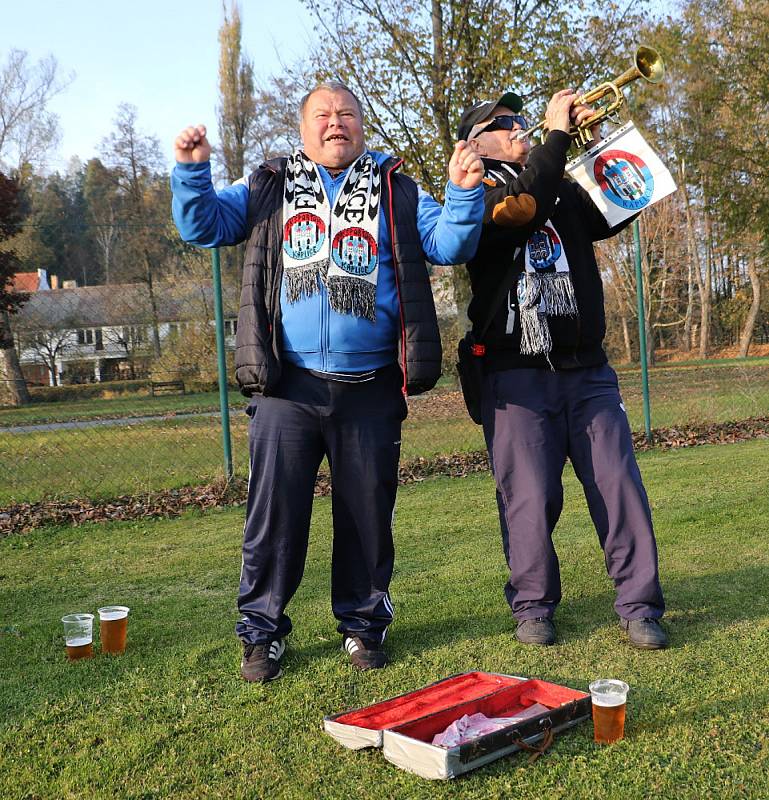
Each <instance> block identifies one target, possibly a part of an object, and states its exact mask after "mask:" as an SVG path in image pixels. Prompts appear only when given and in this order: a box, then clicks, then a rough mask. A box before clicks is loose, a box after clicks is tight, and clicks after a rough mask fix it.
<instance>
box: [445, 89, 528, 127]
mask: <svg viewBox="0 0 769 800" xmlns="http://www.w3.org/2000/svg"><path fill="white" fill-rule="evenodd" d="M497 106H504V107H505V108H509V109H510V110H511V111H512V112H513V113H514V114H518V113H519V112H520V111H521V110H522V109H523V100H522V99H521V97H520V95H517V94H516V93H515V92H505V93H504V94H503V95H502V96H501V97H500V98H499V99H498V100H480V101H479V102H477V103H475V104H474V105H472V106H470V108H466V109H465V112H464V114H462V118H461V119H460V120H459V126H458V127H457V139H467V137H468V136H469V135H470V131H471V130H472V129H473V128H474V127H475V126H476V125H477V124H478V123H479V122H483V120H485V119H488V118H489V117H490V116H491V112H492V111H493V110H494V109H495V108H496V107H497Z"/></svg>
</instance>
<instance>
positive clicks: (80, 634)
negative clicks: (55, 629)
mask: <svg viewBox="0 0 769 800" xmlns="http://www.w3.org/2000/svg"><path fill="white" fill-rule="evenodd" d="M61 621H62V622H63V623H64V641H65V643H66V646H67V658H68V659H69V660H70V661H79V660H80V659H81V658H91V656H93V614H67V615H66V616H64V617H62V618H61Z"/></svg>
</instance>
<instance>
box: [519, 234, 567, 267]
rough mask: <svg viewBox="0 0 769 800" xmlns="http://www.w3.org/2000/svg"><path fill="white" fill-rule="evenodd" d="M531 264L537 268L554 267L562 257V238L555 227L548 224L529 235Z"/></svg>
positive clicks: (528, 245)
mask: <svg viewBox="0 0 769 800" xmlns="http://www.w3.org/2000/svg"><path fill="white" fill-rule="evenodd" d="M527 247H528V250H529V264H530V265H531V266H532V267H534V269H536V270H540V271H541V270H546V269H554V268H555V264H556V262H557V261H558V259H559V258H560V257H561V240H560V238H559V237H558V234H557V233H556V232H555V229H553V228H551V227H550V226H548V225H545V226H544V227H542V228H540V229H539V230H537V231H534V233H533V234H532V235H531V236H530V237H529V241H528V243H527Z"/></svg>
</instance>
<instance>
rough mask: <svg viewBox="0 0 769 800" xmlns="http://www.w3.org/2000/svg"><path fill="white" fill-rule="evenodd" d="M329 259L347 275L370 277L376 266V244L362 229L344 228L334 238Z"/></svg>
mask: <svg viewBox="0 0 769 800" xmlns="http://www.w3.org/2000/svg"><path fill="white" fill-rule="evenodd" d="M331 258H332V259H333V260H334V263H335V264H336V265H337V266H338V267H339V268H340V269H343V270H344V271H345V272H346V273H348V274H349V275H370V274H371V273H372V272H373V271H374V270H375V269H376V266H377V243H376V240H375V239H374V237H373V236H372V235H371V234H370V233H369V232H368V231H366V230H364V229H363V228H345V229H344V230H341V231H339V233H337V234H336V236H334V241H333V242H332V243H331Z"/></svg>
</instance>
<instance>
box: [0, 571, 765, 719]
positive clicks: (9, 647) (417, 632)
mask: <svg viewBox="0 0 769 800" xmlns="http://www.w3.org/2000/svg"><path fill="white" fill-rule="evenodd" d="M765 582H766V570H765V569H764V568H763V567H761V566H750V567H744V568H741V569H737V570H732V571H726V572H721V573H717V574H708V575H698V576H685V575H679V576H678V577H676V578H673V579H669V580H668V581H666V585H665V586H664V589H665V591H666V597H667V601H668V615H667V617H666V620H667V625H666V627H667V630H668V632H669V634H670V639H671V647H673V648H676V647H683V646H685V645H687V644H689V645H691V644H696V643H704V642H706V641H708V640H709V639H711V638H714V634H716V633H718V632H719V631H720V630H721V629H722V628H723V627H724V626H729V625H732V624H736V623H741V622H748V621H751V620H757V619H760V618H762V617H766V616H767V615H769V597H767V596H766V595H765V593H764V592H762V591H760V587H763V586H765ZM404 599H406V598H404ZM612 601H613V593H612V592H611V591H602V592H598V593H596V594H593V595H586V596H584V597H581V598H578V599H573V600H569V599H568V598H567V599H566V600H565V601H564V602H563V603H562V606H561V608H560V609H559V612H558V615H557V618H556V619H557V623H558V628H559V639H560V641H561V643H566V642H569V641H578V640H581V639H586V638H588V637H589V636H590V635H591V634H592V633H594V632H596V631H598V630H600V629H603V628H605V627H606V626H616V624H617V623H616V617H615V615H614V612H613V610H612ZM175 602H176V601H174V602H170V601H169V602H168V603H163V602H159V603H154V604H152V605H151V608H150V607H148V608H147V609H146V610H147V612H148V613H147V616H146V617H145V618H144V619H143V620H141V621H140V620H138V619H135V620H134V621H133V622H132V623H131V625H130V627H129V648H128V651H127V653H126V655H125V656H122V657H119V658H110V657H106V656H101V655H98V656H97V657H96V658H94V659H93V660H92V661H89V662H79V663H77V664H68V663H67V662H66V661H65V658H64V652H63V647H62V646H61V645H62V643H61V641H60V636H59V634H58V626H55V631H54V627H53V626H49V625H47V624H46V625H44V626H40V627H38V626H34V627H33V628H32V629H28V630H27V631H23V630H19V631H16V630H13V631H11V630H10V629H8V630H7V631H3V635H2V637H1V641H0V645H1V646H2V649H3V651H4V653H3V659H2V660H3V662H4V667H3V674H4V684H5V686H4V692H3V695H4V696H3V702H2V710H3V711H4V712H5V714H7V719H8V721H9V722H10V724H11V725H12V726H15V725H20V724H23V721H24V720H25V719H28V718H30V717H36V716H38V715H39V714H40V710H41V706H43V705H45V706H47V707H48V708H49V711H47V712H45V714H46V716H48V715H49V714H50V713H51V712H53V713H54V714H55V713H56V709H57V708H58V709H59V710H62V706H63V707H64V708H63V710H64V711H65V712H66V707H67V706H76V705H78V703H80V702H82V698H83V696H84V695H87V694H96V695H99V694H101V695H103V696H111V695H112V694H114V693H115V692H116V691H118V688H117V687H118V686H119V684H120V683H121V682H124V681H127V684H128V685H130V683H131V679H132V676H133V675H134V674H137V673H141V672H143V671H145V670H150V671H156V672H158V674H160V675H163V676H164V679H166V680H167V679H168V677H169V676H177V677H178V680H179V682H180V683H181V682H183V681H185V680H187V679H189V678H190V677H200V678H202V679H204V680H206V681H207V682H208V683H209V684H222V683H224V684H229V683H230V682H232V681H235V682H237V681H240V678H239V675H238V664H239V658H240V648H239V645H238V643H237V641H236V640H235V636H234V633H233V634H232V638H231V639H225V638H223V635H225V636H226V635H227V634H228V633H229V631H230V630H232V628H231V627H230V622H232V623H233V624H234V616H233V619H232V620H230V619H229V618H228V619H227V620H226V622H225V621H224V619H223V609H222V604H221V603H213V602H210V601H207V600H204V599H203V598H197V600H196V601H193V602H191V603H190V604H189V606H188V608H187V615H188V618H187V620H178V619H177V621H176V622H175V621H174V620H175V619H176V618H177V617H178V613H179V607H178V605H176V604H175ZM443 609H444V606H443V605H442V604H441V602H440V598H436V602H435V605H434V606H433V607H432V613H431V615H430V618H429V619H425V614H424V613H420V610H419V609H415V610H414V611H412V616H411V617H410V618H409V617H408V616H407V615H401V616H399V617H398V619H397V621H396V625H394V626H393V628H392V633H391V636H390V637H389V638H388V645H389V649H390V651H391V653H392V655H393V658H394V662H395V663H396V664H397V663H399V662H403V661H406V660H407V659H410V658H413V657H418V656H419V655H420V654H422V653H425V652H427V651H430V650H431V649H433V648H441V647H446V646H450V645H452V644H453V643H458V642H468V641H472V640H480V639H484V638H488V637H495V636H500V635H506V634H510V635H512V631H513V630H514V620H513V619H512V617H511V616H510V612H509V610H508V608H507V605H506V603H505V601H504V597H503V596H502V593H501V591H500V593H499V599H498V611H494V612H492V613H482V614H478V613H477V612H476V613H474V612H473V610H472V609H471V608H468V613H467V615H461V614H457V613H456V609H455V608H453V609H452V613H450V614H446V613H444V610H443ZM149 612H151V615H150V613H149ZM293 616H294V619H295V622H296V624H297V627H298V630H299V631H300V632H301V631H302V618H303V616H304V613H303V609H302V608H301V606H300V607H297V608H296V609H294V614H293ZM153 619H154V620H161V622H155V623H153V621H152V620H153ZM201 619H210V620H211V621H212V625H211V626H210V627H209V626H206V625H205V624H203V625H201V623H200V620H201ZM414 620H418V621H414ZM316 622H317V620H316ZM292 639H293V641H292ZM340 641H341V640H340V638H339V637H338V635H337V634H336V632H335V631H334V628H333V622H332V623H331V624H330V625H329V626H328V629H327V630H326V629H325V628H324V639H323V640H322V641H318V640H317V639H316V640H312V641H310V642H309V643H308V642H307V639H306V638H302V637H291V639H289V649H288V651H287V657H286V662H287V666H289V668H290V670H291V672H293V673H294V674H295V675H299V674H300V673H302V672H304V671H305V670H307V669H309V668H311V665H312V664H313V663H314V662H316V660H335V659H340V660H341V661H342V662H343V661H344V656H343V655H342V654H341V653H340V652H339V647H340ZM663 699H664V698H663ZM692 713H694V712H692ZM697 713H699V711H698V712H697Z"/></svg>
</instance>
